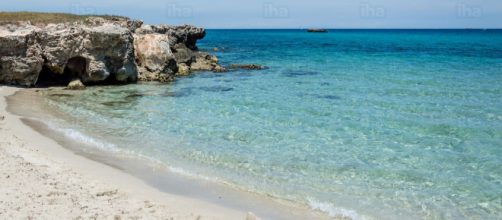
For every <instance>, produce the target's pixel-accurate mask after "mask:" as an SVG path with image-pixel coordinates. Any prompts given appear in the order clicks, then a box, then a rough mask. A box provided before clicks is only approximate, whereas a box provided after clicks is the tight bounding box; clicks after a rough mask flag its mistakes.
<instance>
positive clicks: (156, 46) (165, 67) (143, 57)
mask: <svg viewBox="0 0 502 220" xmlns="http://www.w3.org/2000/svg"><path fill="white" fill-rule="evenodd" d="M205 35H206V32H205V30H204V29H203V28H197V27H194V26H190V25H183V26H169V25H158V26H153V25H143V26H141V27H140V28H138V29H136V31H135V33H134V39H135V47H136V61H137V63H138V66H139V67H140V68H141V69H142V71H141V73H140V78H141V79H143V78H145V79H147V80H150V79H152V78H153V79H155V77H159V78H160V79H164V78H166V77H167V76H170V77H174V76H185V75H188V74H190V73H191V72H193V71H214V70H217V69H218V68H221V66H220V65H219V64H218V59H217V58H216V56H213V55H211V54H208V53H205V52H201V51H199V50H198V48H197V45H196V43H197V40H199V39H202V38H204V36H205ZM156 50H157V51H156ZM160 51H163V52H160ZM143 75H145V76H143Z"/></svg>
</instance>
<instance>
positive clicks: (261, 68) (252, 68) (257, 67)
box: [229, 64, 266, 70]
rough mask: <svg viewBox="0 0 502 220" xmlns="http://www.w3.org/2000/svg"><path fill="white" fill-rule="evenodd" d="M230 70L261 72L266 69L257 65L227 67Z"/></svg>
mask: <svg viewBox="0 0 502 220" xmlns="http://www.w3.org/2000/svg"><path fill="white" fill-rule="evenodd" d="M229 68H230V69H244V70H263V69H266V67H264V66H262V65H259V64H232V65H230V66H229Z"/></svg>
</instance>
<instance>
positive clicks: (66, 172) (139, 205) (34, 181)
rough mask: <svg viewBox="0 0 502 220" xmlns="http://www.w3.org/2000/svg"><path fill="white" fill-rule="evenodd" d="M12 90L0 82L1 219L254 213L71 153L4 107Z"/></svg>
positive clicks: (237, 215) (193, 216) (241, 216)
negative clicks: (179, 192)
mask: <svg viewBox="0 0 502 220" xmlns="http://www.w3.org/2000/svg"><path fill="white" fill-rule="evenodd" d="M17 90H19V89H17V88H12V87H4V86H2V87H0V96H1V98H0V140H1V141H0V178H1V179H2V181H0V195H1V196H0V218H1V219H50V218H54V217H57V218H60V219H256V216H255V215H254V214H252V213H245V212H242V211H237V210H233V209H230V208H227V207H222V206H219V205H215V204H211V203H208V202H205V201H201V200H197V199H192V198H188V197H183V196H178V195H172V194H168V193H164V192H160V191H158V190H157V189H155V188H153V187H151V186H149V185H147V184H145V183H144V182H142V181H141V180H140V179H137V178H135V177H133V176H131V175H129V174H127V173H125V172H121V171H120V170H118V169H115V168H112V167H109V166H107V165H104V164H101V163H98V162H95V161H92V160H89V159H87V158H85V157H82V156H79V155H76V154H74V153H73V152H71V151H69V150H67V149H65V148H63V147H62V146H60V145H59V144H58V143H56V142H55V141H53V140H51V139H49V138H47V137H45V136H43V135H41V134H39V133H37V132H36V131H34V130H33V129H31V128H30V127H29V126H27V125H25V124H24V123H23V122H22V121H21V118H20V117H19V116H16V115H13V114H11V113H9V112H7V111H6V107H7V104H6V100H5V97H7V96H9V95H12V94H14V93H15V92H16V91H17Z"/></svg>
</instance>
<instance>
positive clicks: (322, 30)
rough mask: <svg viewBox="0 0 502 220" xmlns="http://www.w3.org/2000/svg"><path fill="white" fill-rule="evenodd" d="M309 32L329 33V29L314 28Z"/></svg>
mask: <svg viewBox="0 0 502 220" xmlns="http://www.w3.org/2000/svg"><path fill="white" fill-rule="evenodd" d="M307 32H310V33H328V30H327V29H322V28H312V29H308V30H307Z"/></svg>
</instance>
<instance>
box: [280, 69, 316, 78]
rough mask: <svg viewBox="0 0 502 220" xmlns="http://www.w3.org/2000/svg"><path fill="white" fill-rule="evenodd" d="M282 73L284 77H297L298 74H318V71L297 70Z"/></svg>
mask: <svg viewBox="0 0 502 220" xmlns="http://www.w3.org/2000/svg"><path fill="white" fill-rule="evenodd" d="M282 74H283V75H284V76H286V77H299V76H314V75H318V74H319V73H318V72H314V71H302V70H299V71H284V72H283V73H282Z"/></svg>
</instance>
